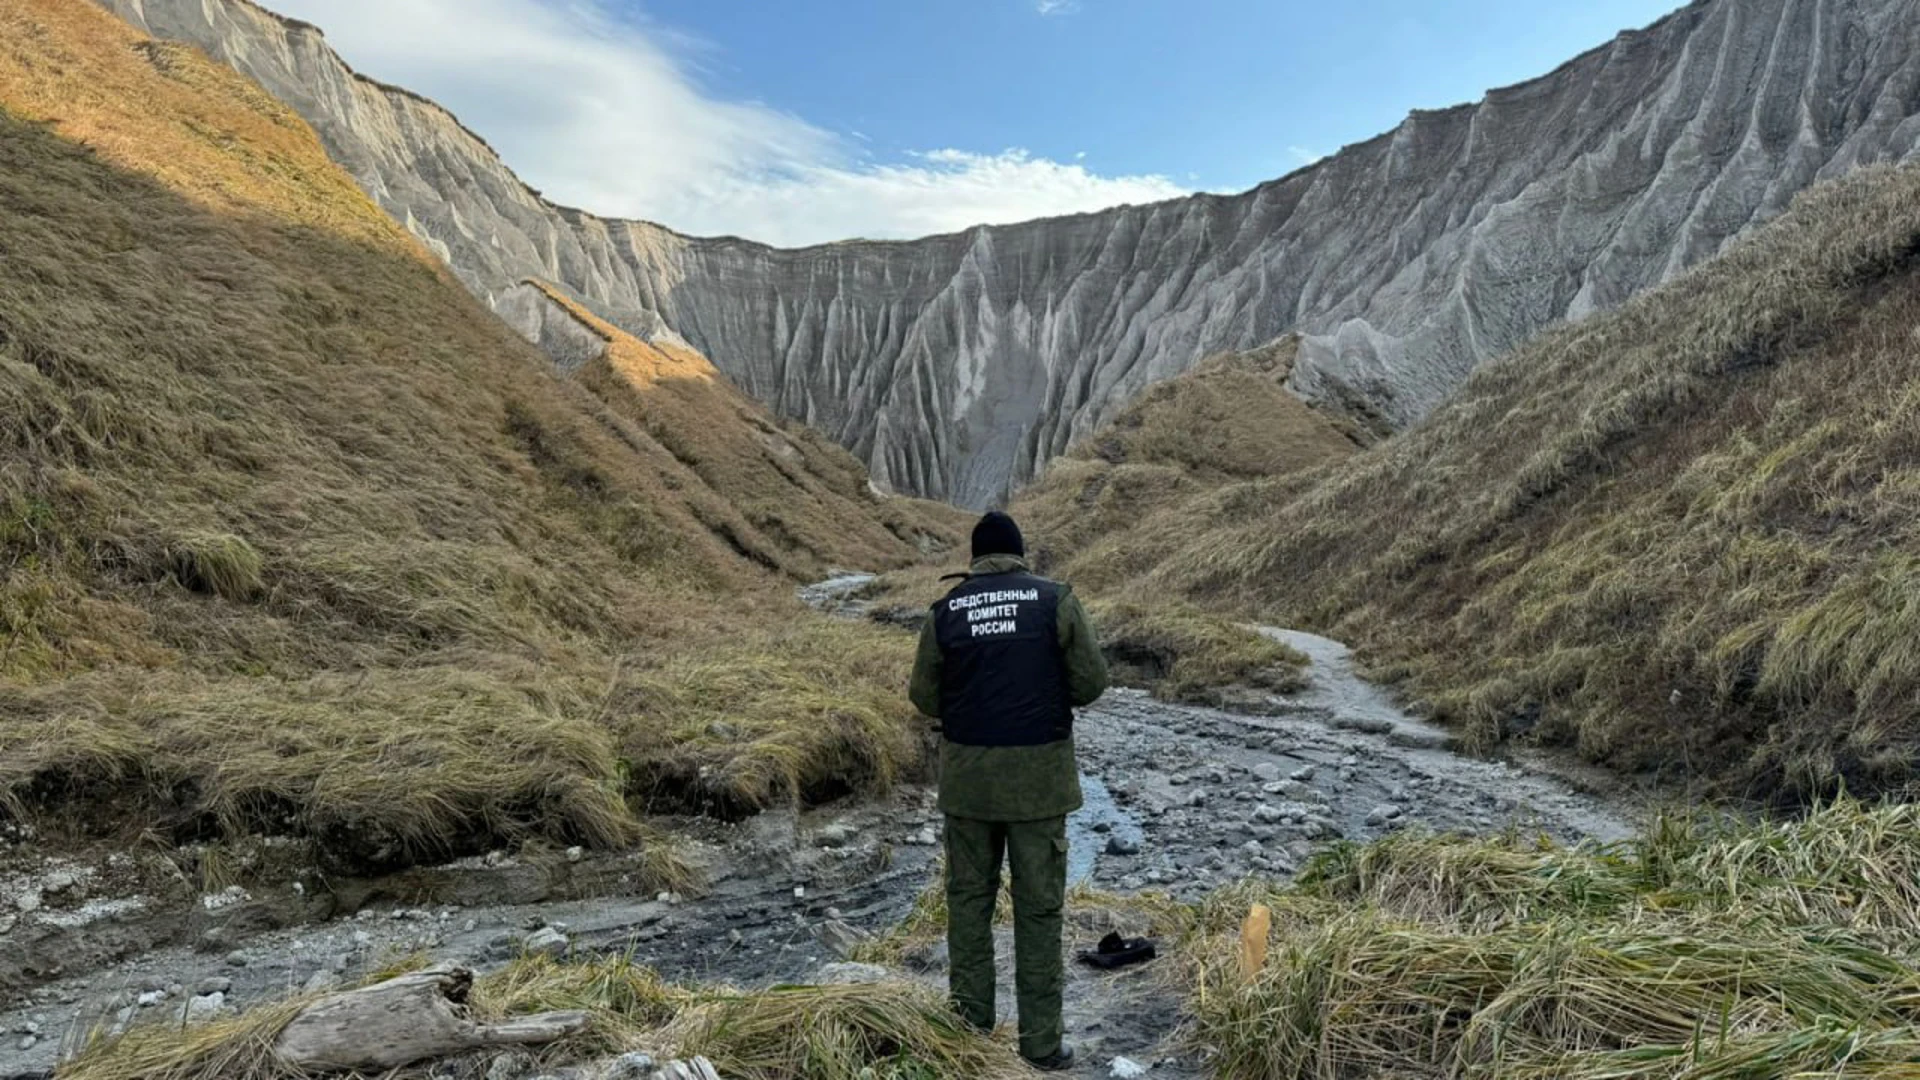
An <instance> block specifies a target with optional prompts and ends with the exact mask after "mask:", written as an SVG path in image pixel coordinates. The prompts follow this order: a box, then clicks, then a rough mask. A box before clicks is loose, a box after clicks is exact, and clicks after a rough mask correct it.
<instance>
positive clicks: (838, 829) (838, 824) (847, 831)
mask: <svg viewBox="0 0 1920 1080" xmlns="http://www.w3.org/2000/svg"><path fill="white" fill-rule="evenodd" d="M857 835H859V830H857V829H855V828H854V827H853V826H852V825H849V824H847V823H846V822H844V821H833V822H828V823H827V824H826V825H823V826H821V828H820V831H819V832H818V833H815V834H814V838H815V839H817V840H819V841H820V846H821V847H828V848H843V847H846V846H847V845H848V844H851V843H853V840H854V837H856V836H857Z"/></svg>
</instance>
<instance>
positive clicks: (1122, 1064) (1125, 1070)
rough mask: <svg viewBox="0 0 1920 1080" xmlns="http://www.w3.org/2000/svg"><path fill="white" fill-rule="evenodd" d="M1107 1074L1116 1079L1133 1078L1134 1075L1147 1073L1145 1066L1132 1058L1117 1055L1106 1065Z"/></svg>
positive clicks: (1129, 1079) (1131, 1079) (1127, 1079)
mask: <svg viewBox="0 0 1920 1080" xmlns="http://www.w3.org/2000/svg"><path fill="white" fill-rule="evenodd" d="M1107 1075H1108V1076H1112V1077H1116V1078H1118V1080H1135V1078H1136V1077H1141V1076H1145V1075H1147V1067H1146V1066H1145V1065H1142V1064H1140V1063H1139V1062H1137V1061H1135V1060H1133V1059H1132V1058H1123V1057H1117V1058H1114V1059H1113V1062H1112V1064H1110V1065H1108V1066H1107Z"/></svg>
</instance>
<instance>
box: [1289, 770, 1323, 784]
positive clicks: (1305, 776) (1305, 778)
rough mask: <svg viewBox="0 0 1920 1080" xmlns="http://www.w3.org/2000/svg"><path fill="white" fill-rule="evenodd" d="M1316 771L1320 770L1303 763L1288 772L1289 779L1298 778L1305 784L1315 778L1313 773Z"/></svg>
mask: <svg viewBox="0 0 1920 1080" xmlns="http://www.w3.org/2000/svg"><path fill="white" fill-rule="evenodd" d="M1316 771H1318V770H1316V769H1315V768H1314V767H1313V766H1312V765H1302V766H1300V767H1299V768H1297V769H1295V770H1293V771H1292V772H1290V773H1288V774H1287V779H1289V780H1298V781H1299V782H1301V783H1303V784H1305V783H1308V782H1310V781H1311V780H1312V779H1313V774H1314V773H1315V772H1316Z"/></svg>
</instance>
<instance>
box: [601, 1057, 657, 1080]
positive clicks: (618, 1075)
mask: <svg viewBox="0 0 1920 1080" xmlns="http://www.w3.org/2000/svg"><path fill="white" fill-rule="evenodd" d="M601 1075H602V1076H603V1077H604V1078H605V1080H647V1078H648V1077H650V1076H652V1075H653V1057H652V1056H651V1055H649V1054H641V1053H637V1052H636V1053H631V1054H621V1055H620V1056H619V1057H617V1058H614V1059H613V1060H612V1061H610V1062H608V1063H607V1067H606V1070H605V1071H604V1072H603V1073H601Z"/></svg>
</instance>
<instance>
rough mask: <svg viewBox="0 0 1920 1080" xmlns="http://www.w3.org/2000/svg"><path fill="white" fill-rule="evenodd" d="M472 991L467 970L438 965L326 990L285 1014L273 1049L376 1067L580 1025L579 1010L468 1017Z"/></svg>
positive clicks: (540, 1039)
mask: <svg viewBox="0 0 1920 1080" xmlns="http://www.w3.org/2000/svg"><path fill="white" fill-rule="evenodd" d="M472 989H473V972H471V971H469V970H467V969H466V968H461V967H451V966H444V967H431V968H427V969H426V970H424V971H416V972H413V973H412V974H409V975H402V976H400V977H399V978H396V979H388V980H387V981H386V982H383V983H376V984H375V985H373V986H368V987H364V988H362V989H359V990H349V991H345V992H343V993H338V994H328V995H327V996H326V997H323V998H321V999H320V1000H318V1001H316V1002H314V1003H313V1004H311V1005H309V1006H307V1007H306V1008H305V1009H304V1010H302V1011H301V1012H300V1013H299V1015H297V1016H295V1017H294V1018H293V1022H292V1023H290V1024H288V1025H287V1026H286V1028H285V1030H283V1031H281V1032H280V1037H279V1038H278V1039H276V1040H275V1041H274V1044H273V1052H274V1055H275V1056H276V1057H278V1058H279V1059H280V1061H281V1062H282V1063H284V1064H287V1065H290V1066H293V1067H295V1068H299V1069H306V1070H308V1071H311V1072H348V1071H352V1070H359V1071H379V1070H385V1069H397V1068H399V1067H400V1066H402V1065H410V1064H412V1063H413V1062H416V1061H425V1060H427V1059H429V1058H438V1057H448V1056H450V1055H453V1054H462V1053H467V1052H469V1051H473V1050H481V1049H485V1048H487V1047H492V1046H533V1045H539V1044H542V1043H550V1042H553V1041H554V1040H556V1039H560V1038H564V1037H565V1036H568V1035H573V1034H576V1033H578V1032H581V1031H585V1030H586V1028H587V1015H586V1014H585V1013H581V1012H552V1013H541V1014H539V1015H537V1016H526V1017H516V1018H514V1019H512V1020H507V1021H503V1022H501V1023H498V1024H481V1023H476V1022H475V1021H474V1019H473V1016H472V1013H471V1010H470V1009H469V1008H468V1006H467V995H468V993H469V992H470V991H471V990H472Z"/></svg>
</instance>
